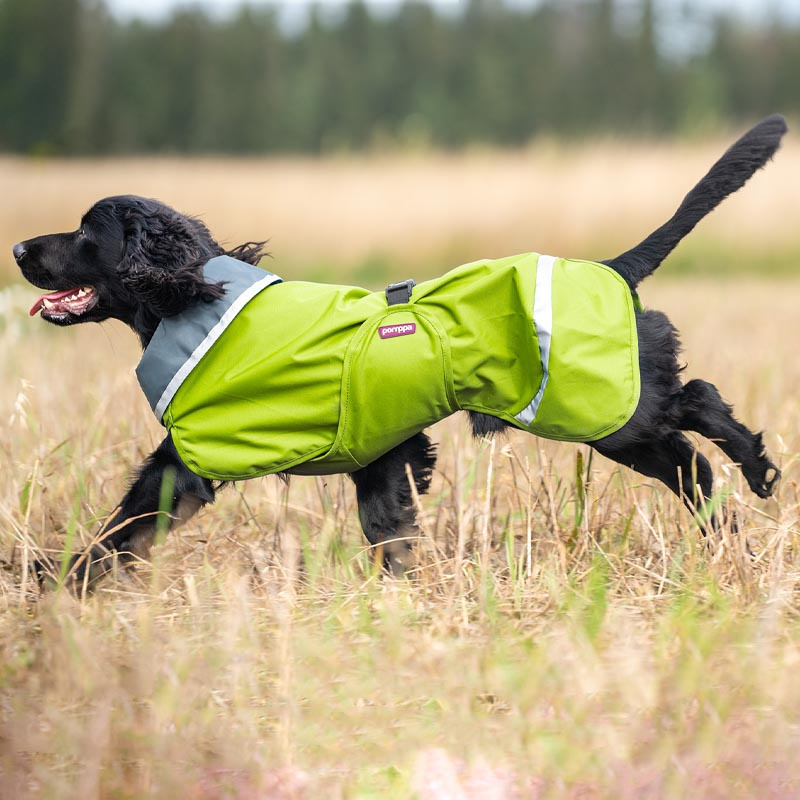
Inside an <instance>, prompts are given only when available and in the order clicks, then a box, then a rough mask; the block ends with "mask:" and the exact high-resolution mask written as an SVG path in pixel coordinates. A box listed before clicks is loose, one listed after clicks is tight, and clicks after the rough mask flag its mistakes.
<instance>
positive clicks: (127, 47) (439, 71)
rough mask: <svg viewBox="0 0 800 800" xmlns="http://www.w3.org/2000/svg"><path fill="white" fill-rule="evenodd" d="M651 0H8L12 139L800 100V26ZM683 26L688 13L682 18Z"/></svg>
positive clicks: (683, 116)
mask: <svg viewBox="0 0 800 800" xmlns="http://www.w3.org/2000/svg"><path fill="white" fill-rule="evenodd" d="M658 11H659V6H658V4H657V3H656V2H655V0H639V2H638V3H634V4H632V3H631V0H627V2H625V3H620V2H617V3H615V0H544V2H541V3H538V4H534V5H528V6H525V7H520V6H519V5H515V6H509V5H506V4H504V3H502V2H501V0H468V2H466V3H464V4H462V7H461V8H460V9H459V10H458V13H454V12H453V10H452V7H451V8H450V9H449V10H448V9H447V8H445V9H443V10H440V11H436V10H435V9H433V8H431V7H430V6H428V5H426V4H424V3H419V2H414V3H408V4H405V5H403V6H401V7H400V8H399V9H397V10H396V11H394V12H393V13H387V12H386V9H383V10H382V11H381V12H380V13H377V12H376V11H375V10H373V9H372V7H370V6H366V5H364V4H363V3H360V2H354V3H351V4H349V5H347V6H343V7H339V8H338V10H337V12H336V13H331V12H330V10H328V11H323V10H319V9H317V10H313V11H312V12H311V14H310V17H309V19H308V22H307V24H305V25H303V26H301V27H299V28H296V29H290V28H288V27H287V25H286V24H285V23H284V21H283V20H282V18H281V15H280V14H279V12H278V11H277V10H276V9H275V8H274V7H273V8H269V7H267V8H265V7H262V6H259V7H257V8H252V7H251V8H248V7H244V8H242V9H241V10H240V11H238V12H237V13H235V14H234V15H233V16H230V17H226V18H215V17H210V16H208V15H206V14H205V13H203V12H202V11H200V10H197V9H189V10H187V9H183V10H180V11H176V12H174V13H173V14H172V15H171V16H169V17H167V18H164V19H161V20H158V21H143V20H120V19H117V18H115V17H114V16H112V15H111V14H110V13H109V12H108V10H107V8H106V7H105V6H104V4H103V3H102V2H101V0H0V109H2V115H0V150H4V151H12V152H18V153H40V154H47V153H54V154H88V155H94V154H118V153H140V152H185V153H197V152H224V153H263V152H281V151H283V152H286V151H294V152H320V151H325V150H330V149H341V148H347V149H357V148H364V147H374V146H381V145H389V146H391V145H399V146H419V145H427V144H431V145H436V146H442V147H458V146H461V145H464V144H466V143H470V142H486V143H494V144H498V145H514V144H520V143H524V142H526V141H527V140H529V139H530V138H531V137H533V136H535V135H537V134H541V133H556V134H558V135H560V136H564V135H567V136H570V135H572V136H576V135H577V136H580V135H583V134H585V133H625V134H631V133H634V134H637V133H641V134H652V133H663V132H670V133H673V132H685V131H687V130H689V131H691V130H692V129H697V128H699V129H701V130H705V129H708V128H711V127H714V126H715V125H718V124H720V123H722V122H733V121H736V122H738V121H739V118H747V119H751V118H753V117H756V116H758V115H761V114H766V113H768V112H771V111H774V110H780V111H782V112H784V113H793V112H794V113H796V112H798V111H800V90H799V89H798V87H799V86H800V80H798V79H799V78H800V27H798V26H797V25H792V24H789V23H788V22H785V21H784V22H782V23H779V22H778V21H777V20H775V21H773V22H772V23H769V22H767V23H765V24H763V25H761V26H759V27H752V26H750V27H748V26H747V25H745V24H744V23H743V22H742V21H741V20H738V19H736V18H734V17H732V16H729V15H724V14H723V15H720V16H716V17H714V18H712V19H709V20H708V21H707V28H708V31H707V34H708V35H707V36H706V37H705V41H704V43H703V45H702V46H700V47H697V48H695V49H694V51H692V52H688V53H678V54H676V53H674V52H670V51H669V48H666V47H664V46H663V45H662V44H661V43H660V39H659V35H658V34H659V26H658ZM678 33H679V35H680V31H678Z"/></svg>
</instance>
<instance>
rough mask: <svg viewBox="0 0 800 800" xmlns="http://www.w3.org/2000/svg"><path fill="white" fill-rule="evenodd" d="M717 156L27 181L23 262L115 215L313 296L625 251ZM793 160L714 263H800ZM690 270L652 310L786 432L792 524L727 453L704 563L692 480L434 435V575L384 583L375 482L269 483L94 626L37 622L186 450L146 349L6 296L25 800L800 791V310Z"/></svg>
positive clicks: (722, 228) (158, 169) (6, 565)
mask: <svg viewBox="0 0 800 800" xmlns="http://www.w3.org/2000/svg"><path fill="white" fill-rule="evenodd" d="M717 150H718V148H717V147H715V146H709V147H708V148H706V147H705V146H704V147H698V148H689V149H686V148H677V147H672V146H666V145H664V146H663V147H660V148H655V149H654V150H651V151H649V152H648V151H646V150H645V149H644V148H637V147H622V146H619V145H604V146H603V147H592V148H590V149H587V150H570V151H566V152H565V151H560V150H557V149H555V148H551V149H548V148H540V149H535V150H531V151H529V152H525V153H518V154H513V155H505V156H496V157H490V156H489V155H487V154H481V153H477V154H470V155H468V156H459V157H439V156H436V157H427V158H422V157H419V158H408V159H405V160H402V161H399V162H392V161H390V160H388V159H380V158H376V159H373V160H368V161H367V162H366V163H365V164H364V165H363V168H362V167H360V166H359V164H357V163H356V162H355V161H351V160H346V159H343V160H334V161H329V162H325V163H319V164H310V163H309V162H299V161H298V162H261V163H254V162H204V163H203V164H202V165H200V166H198V163H197V162H193V163H187V162H184V163H181V162H174V161H155V162H147V163H146V164H145V163H143V162H135V163H134V162H129V163H127V164H111V163H108V164H102V163H101V164H89V163H86V164H82V163H79V162H72V163H65V164H59V163H42V164H33V163H27V162H15V161H4V162H2V166H1V167H0V174H2V175H3V178H4V182H5V183H4V188H5V189H6V191H4V192H3V193H2V196H1V197H0V203H2V204H4V207H3V208H2V211H1V212H0V240H2V244H1V245H0V252H8V247H9V246H10V244H11V243H12V242H13V241H15V240H17V239H20V238H23V237H25V236H27V235H30V234H33V233H36V232H39V231H42V230H49V229H54V228H61V227H69V226H71V225H74V222H73V220H74V219H75V215H76V214H77V213H78V212H79V210H80V209H81V208H84V207H85V206H87V205H88V204H89V203H91V202H92V201H93V200H94V199H95V198H96V197H97V196H99V195H103V194H108V193H112V192H118V191H137V192H142V193H144V194H151V195H160V196H162V197H163V198H164V199H165V200H167V201H169V202H172V203H174V204H175V205H177V206H179V207H182V208H185V209H187V210H191V211H194V212H198V213H204V214H205V216H206V217H207V219H208V221H209V222H210V223H211V225H212V227H213V228H214V229H215V230H216V231H217V232H218V233H219V235H220V237H221V238H226V239H229V240H230V241H238V240H240V239H244V238H252V237H253V236H254V235H258V234H259V233H260V232H261V231H265V233H267V234H272V236H273V249H274V250H275V251H276V253H277V254H278V255H279V256H280V258H279V261H281V263H284V262H285V263H286V264H287V265H288V266H289V268H290V269H291V270H297V271H298V273H299V272H301V271H302V272H303V273H304V274H305V272H306V271H307V270H308V271H312V270H313V269H316V268H317V267H315V264H322V263H323V262H324V266H325V269H322V268H321V267H320V274H324V272H325V271H327V272H329V273H330V272H332V271H333V270H334V269H335V268H337V267H341V269H342V271H343V273H344V274H345V275H349V276H351V277H352V276H353V275H358V274H363V276H364V278H365V279H369V280H372V281H377V280H379V279H380V278H381V275H380V274H376V273H369V272H368V271H367V270H366V269H365V265H367V266H368V265H369V264H371V263H372V260H374V254H375V253H378V252H384V253H386V254H388V255H387V258H388V259H390V261H389V262H388V263H390V264H391V265H392V268H394V267H395V266H396V268H397V269H401V268H404V267H405V266H407V265H409V266H411V265H415V266H416V267H417V268H418V269H419V270H420V271H424V270H430V272H429V273H428V274H432V273H434V272H436V271H438V270H439V261H436V263H435V264H434V263H433V261H434V260H435V259H434V258H433V257H434V256H436V258H437V259H441V260H445V256H446V255H447V253H448V252H450V254H451V255H452V256H453V263H455V262H456V261H458V260H461V258H462V256H463V257H464V258H470V257H479V256H484V255H500V254H506V253H508V252H511V251H513V250H524V249H528V248H531V247H534V248H536V249H539V250H544V251H550V252H557V253H561V252H564V250H565V249H567V250H569V251H570V252H578V253H580V252H583V251H582V248H583V246H584V245H586V246H587V247H589V246H592V247H595V246H600V245H603V244H604V243H605V242H608V249H609V251H613V250H615V249H619V248H620V247H621V246H627V245H628V244H630V242H631V241H632V239H634V238H636V236H638V235H639V234H643V233H644V232H646V231H647V230H649V229H650V228H651V227H652V223H653V222H660V221H662V219H663V218H664V216H665V214H666V213H671V211H672V209H673V207H674V205H675V202H676V201H677V199H678V198H679V197H680V196H681V195H682V193H683V192H684V191H685V190H686V189H687V188H688V187H689V185H690V184H691V183H692V182H693V180H694V179H695V178H696V177H697V176H698V175H699V174H701V173H702V172H703V171H704V169H705V167H706V166H707V165H708V163H709V162H710V160H711V159H713V157H714V156H715V155H716V154H717ZM621 163H625V164H627V165H628V167H627V171H626V170H625V169H623V168H622V167H620V164H621ZM201 167H202V169H201ZM434 167H435V168H434ZM797 167H798V154H797V152H796V150H795V149H794V147H789V148H788V149H787V151H786V152H785V153H783V154H781V156H780V160H779V161H778V162H777V163H776V164H775V165H774V166H772V167H770V168H769V169H770V174H765V175H760V176H758V177H757V178H756V179H755V180H754V182H753V184H752V185H751V186H749V187H748V188H747V190H746V191H745V192H743V193H741V195H740V196H737V197H735V198H733V199H732V200H731V201H729V202H728V203H726V206H725V207H724V209H722V210H721V211H720V212H718V213H717V214H716V215H715V216H714V218H713V219H712V220H709V221H708V224H704V226H703V231H702V232H698V233H702V235H701V236H700V237H699V241H700V244H699V245H698V249H697V250H696V251H695V252H696V254H697V255H698V257H699V256H702V255H704V254H705V255H708V254H709V253H712V254H713V253H716V254H719V253H721V252H722V250H720V249H719V247H720V246H719V245H717V242H726V243H727V242H732V243H733V244H732V245H730V247H731V251H730V252H733V251H735V250H737V248H738V249H739V250H741V251H742V252H745V253H746V254H748V257H750V256H755V255H762V256H763V255H764V254H768V253H769V252H776V253H783V254H784V255H785V254H786V253H790V252H793V250H794V249H795V247H796V244H795V242H796V240H795V238H794V236H795V234H794V229H793V218H792V213H791V210H792V208H793V202H792V201H793V194H791V192H792V186H793V177H792V176H793V175H796V174H797ZM12 198H13V201H12ZM694 237H695V235H694V234H693V239H694ZM703 237H705V238H703ZM773 247H774V248H776V249H775V250H774V251H771V248H773ZM473 248H474V249H473ZM573 248H574V251H573ZM468 251H469V252H468ZM426 254H429V255H430V258H431V261H430V263H428V261H426V258H427V256H426ZM675 263H676V262H675V261H673V263H672V264H669V263H668V264H667V265H666V266H665V267H664V268H663V270H661V271H659V273H657V274H656V276H655V277H654V278H652V279H650V280H649V281H648V283H646V284H645V285H644V286H643V287H642V299H643V300H644V302H645V304H646V305H651V306H654V307H657V308H661V309H663V310H665V311H666V312H667V313H668V314H669V315H670V317H671V318H672V319H673V321H674V322H675V323H676V324H677V325H678V327H679V328H680V330H681V332H682V336H683V341H684V344H685V349H686V358H687V361H688V363H689V366H688V368H687V371H686V377H687V378H690V377H695V376H702V377H704V378H706V379H708V380H711V381H713V382H715V383H716V384H717V385H718V386H719V387H720V389H721V391H722V393H723V395H724V396H725V397H726V398H728V399H729V400H731V401H733V402H735V405H736V412H737V414H738V415H739V416H740V418H741V419H743V420H744V421H746V422H747V423H748V424H750V425H751V426H752V427H754V428H763V429H765V430H766V442H767V445H768V447H769V449H770V450H771V452H772V453H773V454H774V455H775V457H776V459H777V461H778V462H779V464H780V465H781V467H782V469H783V472H784V479H783V482H782V485H781V487H780V489H779V492H778V494H777V495H776V497H775V498H774V499H772V500H769V501H760V500H758V499H756V498H754V497H753V495H752V494H750V493H749V491H748V490H747V488H746V485H745V483H744V481H743V480H742V478H741V476H740V474H739V472H738V470H737V469H736V468H735V467H734V466H732V465H730V464H728V463H727V462H726V461H725V459H724V458H723V456H722V455H721V453H720V452H719V451H718V450H717V449H716V448H715V447H714V446H713V445H711V444H709V443H702V444H701V446H702V448H703V451H704V452H706V453H707V454H708V455H709V456H710V457H711V459H712V463H713V464H714V467H715V471H716V474H717V485H716V488H717V490H718V491H719V492H720V494H722V493H724V492H731V495H730V497H729V500H728V502H729V503H730V505H731V508H732V510H734V511H735V512H736V514H737V516H738V518H739V520H740V524H741V529H742V530H741V534H740V535H738V536H737V535H733V534H731V532H730V531H725V532H724V533H723V534H722V535H721V536H720V538H719V540H717V541H715V542H714V543H713V547H712V548H706V547H704V545H703V543H702V542H701V541H700V538H699V535H698V533H697V529H696V528H695V526H694V524H693V522H692V520H691V519H690V516H689V514H688V513H687V512H686V511H685V510H684V509H683V507H682V506H681V505H680V503H679V502H678V501H677V500H676V499H675V498H673V497H671V496H670V495H669V494H668V492H667V491H666V490H665V489H664V488H663V487H662V486H660V485H654V484H653V482H651V481H649V480H647V479H644V478H642V477H641V476H637V475H635V474H634V473H632V472H630V471H628V470H625V469H622V468H618V467H616V466H614V465H612V464H609V463H608V462H605V461H603V460H602V459H600V458H592V457H591V455H590V451H589V449H588V448H586V447H576V446H572V445H567V444H557V443H552V442H546V441H541V440H536V439H533V438H532V437H527V436H524V435H522V434H518V433H513V434H511V435H510V436H509V437H508V438H507V439H505V438H503V439H498V440H497V441H496V442H495V444H493V445H492V444H490V443H487V442H473V441H472V440H471V439H470V438H469V437H468V436H467V433H466V430H465V427H464V425H463V421H462V420H458V419H456V418H454V419H451V420H448V421H446V422H444V423H442V424H441V425H439V426H437V427H436V428H434V431H433V433H434V437H435V438H436V439H437V440H438V441H439V450H440V459H439V466H438V469H437V471H436V474H435V478H434V483H433V486H432V489H431V492H430V494H429V495H428V496H426V497H423V498H421V499H420V519H421V522H422V525H421V539H420V542H419V544H418V549H419V551H420V560H421V569H420V573H419V575H418V577H417V579H416V581H415V582H413V583H409V584H406V583H398V582H394V581H390V580H382V579H381V578H380V576H379V575H377V574H376V572H375V570H374V567H373V562H372V559H371V557H370V556H371V554H370V553H369V551H368V550H367V549H366V548H365V546H364V544H363V540H362V537H361V534H360V531H359V526H358V521H357V514H356V509H355V500H354V495H353V490H352V487H351V485H350V484H349V483H348V481H347V480H346V479H345V478H342V477H331V478H327V479H323V478H305V479H293V480H292V481H291V483H290V484H289V485H288V486H285V485H283V484H282V483H280V482H279V481H277V480H275V479H263V480H256V481H250V482H248V483H246V484H240V485H237V486H234V487H230V488H228V489H227V490H226V491H224V492H222V493H221V494H220V496H219V499H218V501H217V502H216V503H215V505H214V506H213V507H212V508H210V509H206V510H205V511H204V512H202V513H201V514H200V515H199V516H198V517H196V518H195V519H194V520H192V521H191V522H190V523H189V524H188V525H186V526H185V527H184V528H182V529H180V530H179V531H177V532H175V533H174V534H171V535H170V536H169V538H168V540H167V541H166V543H165V544H164V545H163V546H161V547H159V548H157V549H156V551H155V553H154V559H153V562H152V564H149V565H146V564H143V565H141V566H140V568H139V569H138V571H137V572H136V574H133V575H119V576H116V577H113V578H110V579H108V580H107V581H106V582H105V583H104V584H102V586H101V588H100V590H99V591H98V593H97V594H96V595H95V596H94V597H92V598H90V599H88V600H85V601H78V600H75V599H74V598H72V597H71V596H69V595H68V594H66V593H63V592H52V593H48V594H45V595H40V594H39V592H38V589H37V587H36V585H35V581H34V579H33V576H32V574H31V561H32V559H33V558H35V557H36V556H37V555H38V554H40V553H41V552H47V553H49V554H51V555H54V556H56V557H58V554H59V552H61V551H62V550H63V548H64V546H65V543H67V542H68V541H72V547H73V548H76V547H79V546H80V545H81V543H85V542H87V541H89V540H91V538H92V536H93V535H94V533H95V531H96V530H97V527H98V521H99V520H100V519H102V518H103V517H104V516H105V515H106V514H107V513H108V512H109V511H110V509H111V508H112V507H113V505H114V504H115V502H116V501H117V500H118V499H119V496H120V494H121V492H122V491H124V488H125V483H126V480H127V476H128V475H129V474H130V472H131V470H132V469H133V468H134V467H135V465H136V464H137V463H139V462H140V461H141V459H142V458H143V457H144V456H145V455H146V454H147V453H148V452H149V450H150V449H152V448H153V447H154V446H155V445H156V443H157V442H158V440H159V437H160V433H161V430H160V428H159V427H158V425H157V424H156V423H155V421H154V420H153V419H152V418H151V416H152V415H151V414H150V412H149V410H148V408H147V406H146V403H145V402H144V399H143V398H142V397H141V393H140V391H139V389H138V388H137V386H136V384H135V378H134V375H133V370H132V367H133V365H134V363H135V361H136V359H137V348H136V346H135V342H134V341H133V337H132V336H131V335H130V334H129V333H128V332H127V331H125V330H123V329H122V328H121V327H119V326H117V325H116V324H107V325H104V326H102V327H91V328H89V327H87V328H76V329H72V330H55V329H52V328H49V327H47V326H45V325H43V324H42V323H41V321H39V320H30V319H29V318H28V317H27V315H26V309H27V307H28V306H29V304H30V302H32V299H33V297H34V296H35V291H32V290H30V289H26V288H23V287H12V288H10V289H6V290H4V291H3V292H0V353H1V354H2V355H1V356H0V387H2V388H0V424H2V425H3V437H2V441H1V442H0V447H2V455H3V464H4V469H3V470H2V472H0V520H1V521H0V564H2V566H3V570H2V571H0V598H1V599H0V602H1V603H2V614H0V797H1V798H6V797H8V798H58V799H59V800H61V798H64V799H65V800H71V798H81V799H82V800H83V798H132V799H133V798H144V797H148V798H150V797H152V798H176V797H180V798H189V799H190V800H194V799H197V800H212V799H214V800H216V798H223V797H225V798H227V797H230V798H248V799H252V800H255V798H259V799H261V798H326V799H327V798H378V797H380V798H408V797H418V798H421V799H422V800H429V799H430V800H432V799H433V798H436V800H442V799H443V798H458V799H459V800H461V798H486V797H495V798H502V799H503V800H507V799H510V798H562V797H572V798H637V800H638V798H665V797H666V798H683V797H704V798H723V797H725V798H751V797H765V798H779V797H780V798H782V797H790V796H797V795H798V794H800V769H798V767H797V766H796V757H795V751H796V747H797V740H798V733H797V720H798V718H799V717H800V691H799V690H798V688H797V682H796V681H795V680H794V668H795V667H796V666H797V664H798V663H800V650H799V649H798V646H797V641H798V633H800V631H799V630H798V611H799V610H800V593H799V592H798V587H799V586H800V569H798V566H799V565H798V538H797V537H798V517H799V515H800V498H799V497H798V480H797V479H798V476H797V469H798V468H797V455H798V453H800V441H798V431H800V405H799V402H800V401H798V397H800V391H798V388H799V387H800V360H798V359H797V357H796V352H795V351H796V347H795V341H796V335H795V330H796V324H797V323H796V320H797V311H796V309H797V307H798V301H800V283H797V282H795V281H792V280H788V279H785V278H784V279H774V280H764V279H762V278H760V277H750V278H747V279H742V280H738V281H720V280H711V279H707V278H706V279H696V278H695V279H692V280H683V281H675V280H672V279H670V270H673V267H674V266H675ZM677 263H678V264H680V259H678V262H677ZM757 263H759V264H761V263H763V261H760V260H757ZM447 265H448V266H449V265H450V264H449V263H448V264H447ZM360 271H361V272H360ZM7 274H10V272H9V273H7ZM672 274H673V275H674V271H673V273H672ZM745 539H746V540H747V541H748V543H749V547H750V550H751V551H752V553H753V555H749V554H748V553H747V551H746V549H745V547H744V545H743V543H744V541H745Z"/></svg>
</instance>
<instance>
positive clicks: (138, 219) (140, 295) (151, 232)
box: [13, 195, 263, 341]
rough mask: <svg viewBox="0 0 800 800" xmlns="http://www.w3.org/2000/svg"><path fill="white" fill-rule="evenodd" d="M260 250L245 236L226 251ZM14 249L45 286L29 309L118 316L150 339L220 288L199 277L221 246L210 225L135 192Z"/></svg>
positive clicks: (253, 255)
mask: <svg viewBox="0 0 800 800" xmlns="http://www.w3.org/2000/svg"><path fill="white" fill-rule="evenodd" d="M262 250H263V243H261V242H257V243H248V244H247V245H242V246H241V247H239V248H236V249H235V250H232V251H230V255H233V256H234V257H236V258H239V259H240V260H244V261H247V262H248V263H257V261H258V260H259V259H260V257H261V256H262V254H263V252H262ZM13 252H14V258H15V259H16V261H17V264H19V267H20V269H21V270H22V274H23V275H24V276H25V278H26V279H27V280H28V281H30V282H31V283H32V284H33V285H34V286H38V287H39V288H41V289H46V290H47V292H48V293H47V294H44V295H43V296H42V297H40V298H39V299H38V300H37V301H36V303H34V305H33V307H32V308H31V312H30V313H31V315H33V314H36V313H40V314H41V316H42V318H43V319H45V320H47V321H48V322H52V323H54V324H55V325H74V324H76V323H79V322H101V321H103V320H106V319H119V320H122V321H123V322H125V323H127V324H129V325H131V327H133V328H134V330H135V331H136V332H137V333H138V334H139V336H140V338H142V340H143V341H147V340H149V338H150V336H152V333H153V331H154V330H155V327H156V326H157V325H158V322H159V321H160V320H161V319H163V318H164V317H169V316H172V315H174V314H178V313H180V312H181V311H183V310H184V309H186V308H187V307H189V306H190V305H192V304H193V303H195V302H197V301H199V300H212V299H214V298H217V297H220V296H222V294H223V293H224V291H225V290H224V288H223V285H222V284H217V283H208V282H206V281H205V280H204V279H203V265H204V264H205V262H206V261H208V260H209V259H210V258H213V257H214V256H217V255H221V254H222V253H224V252H225V251H224V250H223V248H222V247H220V245H219V244H217V242H216V241H215V240H214V238H213V237H212V236H211V234H210V232H209V231H208V228H206V226H205V225H203V223H202V222H200V221H199V220H197V219H194V218H192V217H187V216H184V215H183V214H180V213H178V212H177V211H175V210H174V209H172V208H170V207H169V206H166V205H164V204H163V203H159V202H158V201H156V200H149V199H146V198H143V197H136V196H133V195H121V196H117V197H107V198H105V199H104V200H100V201H99V202H97V203H95V204H94V205H93V206H92V207H91V208H90V209H89V211H87V212H86V214H84V216H83V219H82V220H81V224H80V226H79V227H78V229H77V230H75V231H72V232H69V233H53V234H48V235H45V236H37V237H36V238H34V239H28V240H27V241H24V242H19V243H18V244H15V245H14V247H13Z"/></svg>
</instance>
